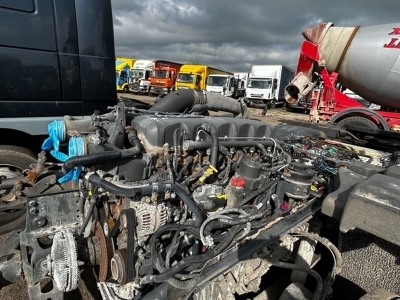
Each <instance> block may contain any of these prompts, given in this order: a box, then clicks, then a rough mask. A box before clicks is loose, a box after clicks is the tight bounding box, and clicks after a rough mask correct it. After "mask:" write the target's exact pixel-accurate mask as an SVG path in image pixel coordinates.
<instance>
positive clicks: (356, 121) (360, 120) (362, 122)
mask: <svg viewBox="0 0 400 300" xmlns="http://www.w3.org/2000/svg"><path fill="white" fill-rule="evenodd" d="M336 124H337V125H338V126H340V127H343V128H345V127H346V125H354V126H362V127H366V128H369V129H378V128H379V127H378V125H376V124H375V123H374V122H372V121H371V120H369V119H367V118H364V117H348V118H345V119H343V120H341V121H339V122H337V123H336Z"/></svg>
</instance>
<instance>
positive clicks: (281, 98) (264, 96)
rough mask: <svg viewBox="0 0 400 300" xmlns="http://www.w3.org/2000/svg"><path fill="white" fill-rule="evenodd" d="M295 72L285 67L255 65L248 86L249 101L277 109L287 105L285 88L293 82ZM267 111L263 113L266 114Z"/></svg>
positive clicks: (247, 95) (247, 96)
mask: <svg viewBox="0 0 400 300" xmlns="http://www.w3.org/2000/svg"><path fill="white" fill-rule="evenodd" d="M293 74H294V71H293V70H292V69H290V68H288V67H286V66H283V65H254V66H252V68H251V73H250V75H249V79H248V81H247V86H246V98H247V99H248V100H249V101H252V102H256V103H259V104H265V105H266V107H272V108H273V107H275V105H277V104H282V105H283V104H284V103H285V94H284V90H285V86H286V85H287V84H288V83H289V82H290V80H292V78H293ZM265 112H266V110H264V111H263V114H265Z"/></svg>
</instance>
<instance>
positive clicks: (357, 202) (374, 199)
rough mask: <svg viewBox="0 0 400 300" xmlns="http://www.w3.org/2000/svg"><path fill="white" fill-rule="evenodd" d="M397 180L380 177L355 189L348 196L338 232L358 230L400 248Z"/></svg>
mask: <svg viewBox="0 0 400 300" xmlns="http://www.w3.org/2000/svg"><path fill="white" fill-rule="evenodd" d="M399 194H400V180H399V179H397V178H392V177H389V176H385V175H382V174H375V175H372V176H371V177H370V178H368V179H367V180H365V181H364V182H361V183H359V184H357V185H356V186H355V188H354V189H353V191H352V192H351V193H350V194H349V197H348V200H347V203H346V206H345V208H344V211H343V215H342V219H341V221H340V230H341V231H342V232H347V231H349V230H352V229H355V228H359V229H361V230H364V231H366V232H369V233H371V234H373V235H375V236H377V237H380V238H382V239H384V240H386V241H388V242H391V243H394V244H396V245H398V246H400V230H399V224H400V199H399Z"/></svg>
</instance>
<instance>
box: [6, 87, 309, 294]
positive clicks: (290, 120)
mask: <svg viewBox="0 0 400 300" xmlns="http://www.w3.org/2000/svg"><path fill="white" fill-rule="evenodd" d="M119 97H127V98H134V99H137V100H140V101H143V102H147V103H154V100H155V97H152V96H142V95H133V94H122V93H121V94H119ZM250 111H251V112H252V115H253V118H254V119H259V120H261V121H263V122H266V123H270V124H272V125H278V124H289V125H304V126H309V125H310V124H311V123H310V122H309V121H308V115H307V114H304V113H302V112H299V113H294V112H288V111H286V109H285V108H275V109H270V110H268V111H267V114H266V115H265V116H262V115H261V110H260V109H254V108H250ZM221 113H223V112H216V113H212V115H218V114H221ZM7 236H8V235H3V236H0V244H3V243H4V240H5V239H6V237H7ZM87 273H88V274H87ZM87 273H83V274H82V278H83V279H82V280H81V281H80V284H79V290H75V291H73V292H71V293H69V294H67V295H65V297H64V299H66V300H68V299H73V300H80V299H82V300H83V299H84V300H92V299H93V300H95V299H101V295H100V294H99V292H98V291H97V288H96V284H95V282H94V280H93V279H92V278H93V276H91V274H90V271H89V272H87ZM0 299H2V300H24V299H28V294H27V287H26V283H25V282H18V283H15V284H12V285H9V286H6V287H4V288H2V289H1V290H0Z"/></svg>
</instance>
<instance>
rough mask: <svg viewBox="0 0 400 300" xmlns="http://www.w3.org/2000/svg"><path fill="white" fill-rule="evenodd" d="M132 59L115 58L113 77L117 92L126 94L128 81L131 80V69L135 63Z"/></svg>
mask: <svg viewBox="0 0 400 300" xmlns="http://www.w3.org/2000/svg"><path fill="white" fill-rule="evenodd" d="M135 61H136V60H135V59H134V58H129V57H116V58H115V75H116V85H117V91H123V92H128V91H129V86H128V84H129V80H130V78H131V72H132V71H131V69H132V68H133V64H134V63H135Z"/></svg>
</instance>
